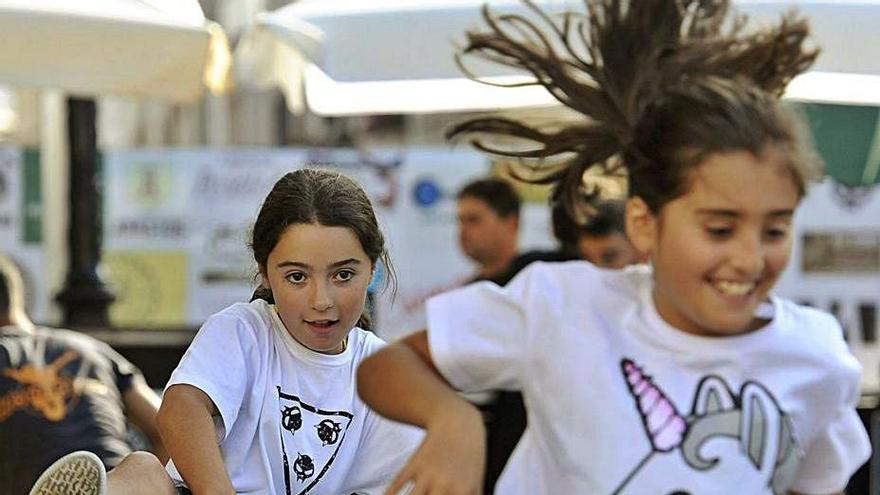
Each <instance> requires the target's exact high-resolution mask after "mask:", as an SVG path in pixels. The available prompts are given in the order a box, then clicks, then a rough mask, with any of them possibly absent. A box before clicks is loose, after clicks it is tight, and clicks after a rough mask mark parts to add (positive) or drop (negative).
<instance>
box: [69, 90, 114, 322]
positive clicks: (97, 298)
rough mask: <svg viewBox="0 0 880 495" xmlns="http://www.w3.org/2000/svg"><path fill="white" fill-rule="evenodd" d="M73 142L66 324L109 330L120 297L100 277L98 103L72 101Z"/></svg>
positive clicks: (71, 148)
mask: <svg viewBox="0 0 880 495" xmlns="http://www.w3.org/2000/svg"><path fill="white" fill-rule="evenodd" d="M67 128H68V130H67V132H68V136H69V138H70V143H69V145H70V199H69V204H70V225H69V227H68V228H69V230H68V242H69V249H68V252H69V261H70V263H69V267H68V271H67V278H66V280H65V282H64V288H63V289H62V290H61V292H60V293H59V294H58V296H57V297H56V300H57V301H58V303H59V304H61V306H62V310H63V323H64V325H65V326H70V327H106V326H109V324H110V321H109V313H108V309H109V307H110V304H111V303H112V302H113V300H114V299H115V297H114V296H113V293H112V292H110V290H109V289H108V288H107V286H106V285H105V284H104V282H103V281H102V280H101V277H100V276H99V275H98V271H97V268H98V263H99V262H100V260H101V238H102V236H101V232H102V228H101V214H100V208H101V194H100V190H101V188H100V185H99V181H98V169H97V165H98V139H97V121H96V109H95V100H94V99H91V98H68V99H67Z"/></svg>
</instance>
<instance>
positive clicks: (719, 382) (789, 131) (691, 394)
mask: <svg viewBox="0 0 880 495" xmlns="http://www.w3.org/2000/svg"><path fill="white" fill-rule="evenodd" d="M529 5H531V4H529ZM531 6H532V9H533V11H534V13H535V17H534V19H526V18H524V17H520V16H505V15H494V14H492V13H490V12H489V11H488V9H486V10H484V18H485V21H486V25H487V30H485V31H479V32H471V33H468V38H467V44H466V46H465V47H464V49H463V52H462V56H468V55H478V56H482V57H483V58H487V59H489V60H492V61H494V62H497V63H500V64H504V65H508V66H511V67H515V68H519V69H522V70H524V71H527V72H528V73H530V74H531V75H533V76H534V81H533V83H532V84H540V85H542V86H544V87H545V88H547V90H548V91H550V92H551V93H552V94H553V95H554V96H555V97H556V98H557V99H558V100H559V101H560V102H561V103H563V104H564V105H566V106H567V107H569V108H571V109H573V110H575V111H576V112H577V113H578V114H579V119H578V120H577V121H574V122H568V123H565V124H560V125H557V126H554V127H550V128H539V127H537V126H532V125H529V124H528V123H521V122H516V121H513V120H509V119H503V118H479V119H475V120H471V121H468V122H465V123H462V124H460V125H458V126H456V127H454V128H453V129H452V130H451V131H450V136H453V137H461V136H463V137H468V138H470V139H471V141H472V143H473V144H474V146H476V147H477V148H479V149H481V150H484V151H486V152H489V153H493V154H497V155H502V156H507V157H516V158H518V159H520V160H522V163H523V164H524V166H525V168H524V170H521V173H520V175H521V176H522V177H523V178H524V179H525V180H530V181H533V182H540V183H549V184H554V185H555V194H554V199H555V200H556V201H559V202H561V204H562V205H564V206H565V207H566V208H567V209H568V210H569V212H570V213H571V214H573V215H574V216H575V217H576V218H582V219H583V218H586V217H587V216H588V215H590V213H591V211H592V209H591V207H590V202H591V200H592V199H593V198H595V197H598V196H599V195H601V193H602V191H601V189H600V188H599V187H597V186H595V185H594V184H601V183H602V181H585V180H584V178H585V176H589V175H597V176H600V177H602V176H615V177H623V178H625V179H626V182H627V184H628V199H627V205H626V230H627V235H628V237H629V239H630V241H631V242H632V243H633V244H634V245H635V246H636V247H637V248H638V249H639V250H640V251H641V252H642V253H644V254H645V255H646V256H647V257H648V259H649V260H650V266H646V267H634V268H632V269H628V270H623V271H612V270H601V269H597V268H595V267H594V266H592V265H590V264H588V263H585V262H568V263H556V264H541V263H538V264H534V265H532V266H530V267H529V268H527V269H526V270H524V271H523V272H521V273H520V275H519V276H517V277H516V278H515V279H514V280H513V281H512V282H511V283H510V284H508V285H507V286H506V287H504V288H499V287H497V286H494V285H492V284H489V283H483V284H475V285H472V286H468V287H464V288H462V289H459V290H456V291H452V292H449V293H446V294H443V295H440V296H437V297H435V298H433V299H431V300H430V301H429V302H428V329H427V331H423V332H419V333H416V334H413V335H411V336H409V337H407V338H405V339H404V340H402V341H401V342H399V343H396V344H394V345H391V346H389V347H387V348H385V349H383V350H382V351H380V352H379V353H377V354H375V355H373V356H372V357H370V358H368V359H367V360H365V361H364V362H363V363H362V364H361V367H360V370H359V391H360V393H361V395H362V397H363V398H364V400H365V401H366V402H367V403H368V404H370V405H371V406H373V408H374V409H375V410H377V411H378V412H380V413H382V414H385V415H387V416H388V417H390V418H392V419H395V420H398V421H404V422H408V423H411V424H415V425H418V426H421V427H424V428H426V430H427V436H426V438H425V440H424V441H423V442H422V444H421V447H420V448H419V450H418V451H417V452H416V454H415V455H414V456H413V457H412V458H411V459H410V461H409V463H408V464H407V466H406V467H405V468H404V469H403V470H402V471H401V472H400V474H399V475H398V477H397V479H396V480H395V482H394V483H392V485H391V487H390V490H389V493H395V491H394V490H396V489H397V488H400V487H403V486H407V485H408V486H410V487H412V488H413V493H419V494H421V493H431V494H435V493H444V494H447V493H448V494H474V493H478V492H479V487H480V486H481V478H482V475H483V473H482V467H483V460H482V459H483V456H484V451H485V445H484V435H483V431H482V428H483V425H482V421H481V419H480V417H479V415H478V414H477V412H476V410H475V409H473V408H472V407H471V406H469V405H468V404H467V403H466V402H464V401H463V400H461V399H460V398H459V396H458V395H457V394H456V393H455V391H454V390H456V389H457V390H462V391H468V392H472V391H481V390H490V389H506V390H519V391H522V393H523V396H524V399H525V404H526V407H527V410H528V427H527V429H526V432H525V434H524V435H523V438H522V440H521V441H520V444H519V445H518V446H517V448H516V450H515V451H514V453H513V455H512V457H511V460H510V462H509V463H508V465H507V467H506V469H505V471H504V473H503V474H502V476H501V479H500V480H499V483H498V485H497V487H496V493H501V494H556V493H572V494H574V493H577V494H598V495H611V494H628V493H638V494H644V493H650V494H675V493H678V494H685V493H690V494H704V493H749V494H775V495H780V494H788V493H826V494H827V493H839V492H841V491H842V490H843V489H844V487H845V486H846V484H847V481H848V479H849V477H850V476H851V475H852V474H853V472H854V471H855V470H856V469H857V468H858V467H859V466H860V465H861V464H862V463H864V462H865V460H866V459H867V458H868V457H869V454H870V447H869V442H868V438H867V435H866V432H865V430H864V427H863V426H862V424H861V422H860V420H859V418H858V416H857V414H856V412H855V403H856V401H857V400H858V398H859V394H860V389H859V384H860V373H861V370H860V367H859V364H858V362H857V361H856V360H855V358H854V357H853V356H852V355H851V354H850V352H849V350H848V349H847V346H846V343H845V342H844V340H843V338H842V332H841V329H840V327H839V325H838V324H837V322H836V320H835V319H834V318H833V317H832V316H830V315H828V314H825V313H823V312H821V311H818V310H815V309H811V308H806V307H802V306H798V305H796V304H794V303H792V302H789V301H786V300H783V299H780V298H778V297H776V296H774V295H772V294H771V290H772V288H773V285H774V284H775V282H776V280H777V279H778V277H779V275H780V274H781V273H782V271H783V269H784V268H785V266H786V264H787V263H788V261H789V257H790V254H791V243H792V242H793V239H792V221H793V217H794V213H795V210H796V208H797V206H798V203H799V202H800V200H801V199H802V197H803V196H804V194H805V192H806V190H807V186H808V184H809V182H810V181H811V180H813V179H814V178H816V177H817V176H818V175H819V171H820V168H821V167H820V163H819V160H818V159H817V157H816V155H815V153H814V152H813V150H812V148H811V145H810V143H809V140H808V139H807V138H806V135H805V133H804V126H803V124H802V123H801V121H800V120H799V118H798V116H797V115H796V114H795V113H793V112H792V110H791V109H789V108H787V107H786V106H785V105H784V104H782V103H781V102H780V101H779V97H780V96H781V94H782V92H783V90H784V88H785V86H786V84H787V83H788V82H789V81H790V80H791V79H792V78H793V77H794V76H796V75H797V74H798V73H800V72H802V71H803V70H805V69H806V68H807V67H808V66H809V65H810V63H812V61H813V60H814V59H815V56H816V53H817V52H816V51H815V50H812V49H809V47H808V46H807V39H808V35H809V29H808V26H807V23H806V22H805V20H803V19H801V18H799V17H798V16H797V15H796V14H788V15H786V16H784V17H783V18H782V19H781V21H780V22H779V23H778V24H776V25H774V26H771V27H767V28H765V29H763V30H758V31H755V30H746V29H745V27H746V24H747V23H746V20H745V19H744V18H743V17H741V16H734V15H732V14H731V13H730V12H729V10H730V9H729V2H728V1H726V0H672V1H671V0H638V1H635V0H631V1H627V0H594V1H587V2H586V9H587V10H586V13H582V14H575V13H568V14H564V15H562V16H561V17H558V18H553V17H551V16H549V15H547V14H545V13H543V12H542V11H541V10H540V9H538V8H537V7H535V6H533V5H531ZM461 60H464V59H463V58H462V59H461ZM462 65H464V64H462Z"/></svg>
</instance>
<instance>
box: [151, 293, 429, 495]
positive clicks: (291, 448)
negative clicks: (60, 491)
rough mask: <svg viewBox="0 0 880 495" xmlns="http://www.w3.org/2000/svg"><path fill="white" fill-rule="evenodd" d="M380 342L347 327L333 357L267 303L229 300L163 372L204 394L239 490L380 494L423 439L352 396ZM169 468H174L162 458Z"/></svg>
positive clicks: (313, 494)
mask: <svg viewBox="0 0 880 495" xmlns="http://www.w3.org/2000/svg"><path fill="white" fill-rule="evenodd" d="M383 345H384V342H382V340H380V339H379V338H378V337H376V336H374V335H373V334H371V333H370V332H367V331H364V330H361V329H360V328H355V329H354V330H352V331H351V333H350V334H349V337H348V346H347V348H346V349H345V351H344V352H342V353H341V354H337V355H327V354H321V353H317V352H314V351H312V350H309V349H308V348H306V347H304V346H303V345H301V344H299V343H298V342H297V341H296V340H294V339H293V338H292V337H291V336H290V334H289V333H288V332H287V330H286V329H285V328H284V325H283V324H282V322H281V320H280V318H279V317H278V315H277V313H276V312H275V309H274V307H273V306H271V305H269V304H267V303H266V302H265V301H262V300H257V301H254V302H251V303H249V304H243V303H240V304H234V305H232V306H230V307H228V308H226V309H224V310H223V311H221V312H219V313H217V314H215V315H213V316H212V317H211V318H209V319H208V320H207V321H206V322H205V324H204V325H203V326H202V328H201V329H200V330H199V332H198V334H197V335H196V337H195V339H194V340H193V342H192V344H191V345H190V347H189V349H188V350H187V351H186V354H184V356H183V358H182V359H181V361H180V364H179V365H178V366H177V369H175V370H174V373H173V374H172V375H171V379H170V381H169V382H168V386H169V387H170V386H171V385H175V384H180V383H186V384H189V385H192V386H195V387H197V388H199V389H200V390H202V391H203V392H205V393H206V394H207V395H208V396H209V397H210V398H211V400H212V401H214V404H215V405H216V406H217V409H218V410H219V411H220V416H219V417H218V418H215V422H216V426H217V428H216V429H217V439H218V441H219V443H220V450H221V452H222V454H223V460H224V462H225V464H226V469H227V470H228V472H229V476H230V478H231V479H232V485H233V487H234V488H235V491H236V492H237V493H240V494H243V493H247V494H257V493H261V494H262V493H274V494H309V495H317V494H325V495H340V494H345V495H348V494H352V493H356V494H371V495H372V494H381V493H382V491H383V489H384V487H385V485H387V484H388V483H389V482H390V481H391V480H392V479H394V477H395V476H396V475H397V473H398V471H400V469H402V468H403V466H404V463H405V462H406V461H407V460H408V458H409V456H410V455H412V453H413V452H414V450H415V448H416V447H417V446H418V444H419V442H420V441H421V439H422V435H423V433H422V432H421V430H419V429H416V428H413V427H411V426H406V425H403V424H400V423H395V422H392V421H389V420H386V419H384V418H382V417H381V416H379V415H378V414H376V413H375V412H374V411H373V410H372V409H369V408H368V407H367V406H366V404H364V403H363V401H362V400H361V399H360V397H359V396H358V395H357V392H356V389H355V386H356V380H355V378H356V375H355V373H356V370H357V366H358V364H359V363H360V362H361V361H362V360H363V359H364V358H366V357H367V356H368V355H370V354H371V353H373V352H375V351H377V350H378V349H379V348H381V347H382V346H383ZM168 471H169V474H171V477H172V478H174V479H175V480H177V481H180V480H181V477H180V474H179V473H178V472H177V470H176V469H175V467H174V465H173V463H169V466H168Z"/></svg>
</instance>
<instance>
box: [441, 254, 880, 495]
mask: <svg viewBox="0 0 880 495" xmlns="http://www.w3.org/2000/svg"><path fill="white" fill-rule="evenodd" d="M651 287H652V281H651V272H650V270H649V269H647V268H646V267H634V268H632V269H628V270H625V271H611V270H600V269H597V268H595V267H593V266H592V265H590V264H588V263H585V262H577V261H576V262H568V263H552V264H549V263H536V264H533V265H532V266H530V267H528V268H526V269H525V270H524V271H523V272H522V273H521V274H520V275H519V276H518V277H516V278H515V279H514V280H513V281H512V282H511V283H510V284H508V285H507V286H506V287H505V288H499V287H498V286H495V285H493V284H491V283H480V284H475V285H472V286H468V287H464V288H462V289H459V290H456V291H452V292H449V293H446V294H441V295H439V296H437V297H435V298H433V299H431V300H430V301H428V308H427V310H428V339H429V345H430V349H431V355H432V356H433V359H434V361H435V363H436V366H437V368H438V369H439V370H440V372H441V373H442V374H443V376H444V377H445V378H446V379H447V380H448V381H449V382H450V383H451V384H452V385H453V386H455V387H457V388H459V389H461V390H463V391H477V390H485V389H509V390H521V391H522V392H523V396H524V398H525V404H526V408H527V409H528V428H527V429H526V432H525V434H524V435H523V437H522V439H521V441H520V443H519V445H518V446H517V448H516V449H515V450H514V453H513V455H512V456H511V459H510V461H509V462H508V465H507V468H506V469H505V471H504V473H503V474H502V475H501V479H500V480H499V483H498V485H497V488H496V493H499V494H504V495H507V494H529V495H533V494H539V493H540V494H544V493H546V494H551V493H552V494H556V493H572V494H573V493H577V494H581V493H583V494H591V495H611V494H652V495H653V494H661V495H666V494H671V493H678V492H681V493H693V494H700V495H706V494H729V493H744V494H745V493H748V494H750V495H752V494H770V493H776V494H781V493H787V491H786V490H795V491H799V492H805V493H832V492H836V491H839V490H841V489H843V488H844V487H845V485H846V483H847V481H848V479H849V477H850V476H851V475H852V473H853V472H854V471H855V470H856V469H857V468H858V467H859V466H860V465H861V464H862V463H863V462H864V461H865V460H866V459H868V457H869V455H870V447H869V442H868V438H867V434H866V432H865V430H864V428H863V426H862V424H861V422H860V420H859V418H858V416H857V414H856V411H855V407H854V406H855V404H856V402H857V400H858V398H859V376H860V371H861V370H860V366H859V364H858V362H857V361H856V360H855V358H853V356H852V355H851V354H850V353H849V351H848V349H847V346H846V343H845V342H844V341H843V338H842V332H841V330H840V327H839V326H838V324H837V322H836V321H835V320H834V319H833V318H832V317H831V316H830V315H827V314H825V313H822V312H820V311H817V310H813V309H809V308H805V307H800V306H797V305H795V304H793V303H790V302H787V301H783V300H780V299H776V298H773V299H772V306H771V305H770V304H768V305H766V306H767V307H766V308H763V309H764V310H769V312H771V313H772V320H771V322H770V323H768V324H767V325H766V326H765V327H763V328H761V329H759V330H756V331H754V332H751V333H748V334H745V335H740V336H733V337H700V336H696V335H691V334H687V333H685V332H682V331H679V330H677V329H675V328H672V327H671V326H670V325H668V324H667V323H666V322H665V321H664V320H662V319H661V318H660V316H659V315H658V313H657V312H656V309H655V307H654V304H653V299H652V297H651Z"/></svg>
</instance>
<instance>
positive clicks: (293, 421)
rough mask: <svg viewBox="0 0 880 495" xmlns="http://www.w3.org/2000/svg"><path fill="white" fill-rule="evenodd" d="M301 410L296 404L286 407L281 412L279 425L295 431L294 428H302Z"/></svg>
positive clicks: (292, 431)
mask: <svg viewBox="0 0 880 495" xmlns="http://www.w3.org/2000/svg"><path fill="white" fill-rule="evenodd" d="M302 424H303V422H302V411H301V410H300V408H298V407H296V406H292V407H286V408H284V411H282V412H281V426H283V427H284V429H285V430H287V431H289V432H291V433H296V430H298V429H300V428H302Z"/></svg>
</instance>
